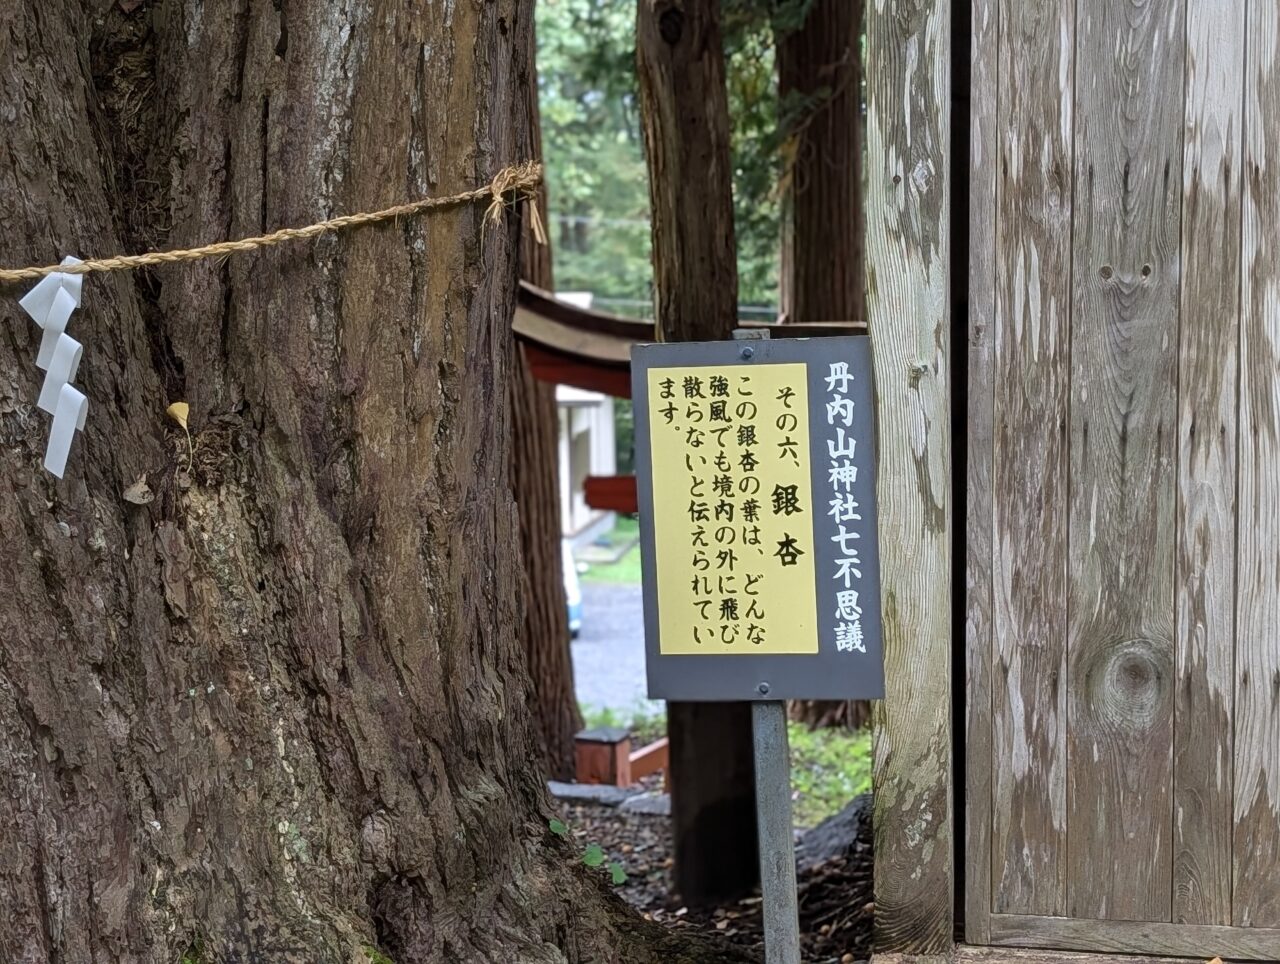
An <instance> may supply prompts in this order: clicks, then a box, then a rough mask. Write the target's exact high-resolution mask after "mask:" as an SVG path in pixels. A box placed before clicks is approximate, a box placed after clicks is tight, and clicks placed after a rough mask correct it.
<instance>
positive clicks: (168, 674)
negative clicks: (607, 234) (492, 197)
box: [0, 0, 719, 964]
mask: <svg viewBox="0 0 1280 964" xmlns="http://www.w3.org/2000/svg"><path fill="white" fill-rule="evenodd" d="M125 6H128V5H126V4H118V3H111V4H101V5H100V6H99V9H98V11H97V12H96V13H95V14H94V15H92V16H86V13H85V8H84V5H83V4H81V3H73V2H70V0H46V2H43V3H40V4H7V5H5V6H4V7H3V9H0V87H2V88H3V90H4V91H5V92H6V94H5V101H4V115H5V121H6V131H5V134H6V149H5V151H4V152H3V153H2V154H0V263H6V264H10V265H23V264H32V263H46V262H48V261H50V260H54V259H57V258H59V257H60V256H62V255H63V254H66V253H74V254H80V255H86V254H110V253H115V252H117V251H136V250H142V249H146V248H151V247H154V246H159V245H164V246H174V247H180V246H188V245H191V244H194V243H198V242H203V241H208V240H214V239H221V238H227V237H238V236H243V235H248V234H257V233H260V232H262V231H264V230H269V229H271V228H275V227H277V226H282V225H299V224H306V223H309V222H312V221H315V220H318V219H320V218H323V217H325V216H328V215H332V214H335V213H340V212H354V211H360V210H368V209H374V208H379V207H383V206H386V205H388V204H390V203H393V202H396V201H401V200H404V199H406V198H410V197H419V196H423V195H445V194H451V193H455V192H458V191H461V190H464V189H469V188H471V187H473V186H474V185H476V184H478V183H484V182H485V181H486V180H487V179H488V178H489V177H490V176H491V175H492V174H493V173H494V172H495V171H496V170H497V169H498V168H499V167H500V166H502V165H503V164H505V163H508V162H511V161H513V160H516V159H517V150H518V146H519V145H520V144H521V143H524V142H525V141H524V138H525V136H526V132H525V130H524V127H523V125H524V123H525V118H524V117H523V115H522V112H521V105H520V103H519V102H518V89H519V80H520V72H521V70H524V69H527V68H526V66H525V65H523V63H522V58H523V57H524V56H525V53H524V52H525V50H526V46H525V43H526V39H527V35H526V32H527V31H528V30H529V29H530V10H529V4H528V3H527V2H524V0H499V2H494V3H488V4H483V5H481V4H467V3H458V4H449V5H445V4H439V5H437V4H430V5H427V4H420V5H412V6H409V7H405V6H392V5H386V4H381V3H374V2H373V0H345V2H343V3H337V4H330V3H320V2H319V0H310V2H306V0H290V2H288V3H284V4H280V3H277V4H254V5H247V4H242V3H238V2H237V3H230V2H221V0H167V2H158V3H153V4H145V5H141V6H135V7H133V9H132V10H131V11H130V12H126V11H125V10H124V9H122V8H123V7H125ZM482 217H483V205H482V204H481V205H474V206H466V207H460V208H455V209H450V210H448V211H443V212H437V213H435V214H434V215H432V216H429V217H423V218H413V219H405V220H402V221H400V222H399V223H396V224H387V225H385V226H381V227H377V228H369V229H363V230H359V231H351V232H348V233H344V234H341V235H336V236H334V235H331V236H327V237H324V238H321V239H317V240H316V241H314V242H309V243H306V244H294V245H289V246H281V247H275V248H271V249H267V250H263V251H260V252H257V253H252V254H241V255H237V256H235V257H233V258H231V259H228V260H225V261H201V262H196V263H191V264H185V265H172V266H167V267H164V268H161V269H158V270H156V271H154V272H151V273H137V274H124V273H117V274H111V275H105V276H103V275H96V276H93V277H90V278H88V279H87V280H86V281H85V285H84V304H83V307H82V308H81V309H80V310H79V311H77V312H76V313H75V314H74V315H73V316H72V319H71V324H70V332H71V333H72V334H73V335H74V337H76V338H77V339H78V340H80V341H81V342H83V344H84V346H85V356H84V361H83V364H82V365H81V367H80V373H79V376H78V378H77V379H76V382H77V384H78V386H79V387H81V388H82V390H83V391H85V393H86V394H87V395H88V397H89V402H90V408H89V413H88V423H87V425H86V428H85V431H84V433H83V435H81V436H78V437H77V439H76V442H75V446H74V448H73V450H72V453H71V460H70V463H69V466H68V470H67V473H66V477H65V478H64V479H63V480H61V481H59V480H56V479H54V478H53V477H52V476H50V475H49V474H47V473H46V472H45V471H44V470H43V469H42V468H41V464H40V463H41V458H42V454H43V450H44V446H45V442H46V439H47V436H48V430H49V419H48V416H46V415H44V414H43V413H42V412H38V411H37V410H36V409H35V408H34V404H33V403H34V400H35V398H36V397H37V393H38V390H39V387H40V373H39V371H38V370H37V369H36V367H35V365H34V358H35V353H36V345H37V343H38V341H39V337H38V332H37V331H36V330H35V326H34V325H33V324H32V323H31V321H30V319H28V318H27V317H26V316H25V314H23V313H21V312H20V310H19V309H18V307H17V305H16V300H15V299H16V296H17V295H18V294H20V292H18V291H13V290H6V291H4V292H3V293H2V294H0V313H2V314H3V335H0V531H3V533H4V536H5V541H6V547H5V548H6V557H5V561H4V564H3V565H0V827H3V828H4V830H3V833H0V907H3V908H4V914H3V916H2V917H0V960H4V961H14V962H43V961H51V960H59V961H124V962H135V961H137V962H157V964H159V962H165V964H171V962H172V961H174V960H177V959H178V958H179V957H180V956H181V955H182V954H183V953H184V952H186V951H188V950H189V949H191V948H193V947H195V948H199V949H200V956H199V959H202V960H227V961H272V962H276V961H283V962H295V961H296V962H304V961H305V962H326V964H327V962H351V961H362V960H366V959H367V957H368V955H367V954H366V953H364V952H362V945H377V946H378V947H379V948H381V950H382V951H384V952H385V953H386V954H387V955H389V956H390V957H391V958H393V959H394V960H397V961H498V960H502V961H509V960H519V961H534V962H536V961H546V962H552V961H555V962H563V961H566V960H567V961H574V962H577V961H614V960H625V961H628V962H631V961H653V962H657V961H666V960H680V959H683V960H706V959H713V956H712V955H708V954H705V953H703V952H700V951H696V950H690V949H689V948H688V946H687V945H677V944H674V943H673V942H671V940H670V938H669V937H668V936H666V935H665V934H663V933H662V932H660V931H659V930H657V929H656V928H655V927H653V926H651V925H647V924H645V923H644V922H642V921H639V920H638V918H636V917H635V916H634V915H633V914H631V913H630V912H628V911H625V910H624V909H622V908H621V906H620V902H618V901H617V900H616V898H613V897H611V896H609V895H608V894H606V893H605V890H604V887H603V885H602V882H601V880H600V878H599V876H598V875H594V874H592V875H589V874H588V873H587V872H586V871H585V869H584V868H583V867H582V866H581V864H580V862H579V861H578V859H577V855H576V854H575V853H574V852H573V851H572V850H571V849H570V847H569V845H568V844H566V843H562V842H560V841H559V840H558V839H556V838H554V837H553V836H551V835H549V834H548V832H547V823H546V820H547V816H548V813H549V801H548V800H547V797H546V792H545V787H544V785H543V782H542V775H541V774H540V773H539V772H538V769H537V767H536V766H535V765H534V763H533V761H534V759H535V755H534V748H535V746H536V743H535V737H534V731H533V727H532V724H531V720H530V714H529V712H528V710H527V706H528V696H529V684H528V681H527V675H526V671H525V660H524V655H523V653H522V652H521V646H520V642H519V637H518V634H517V633H516V632H514V631H513V630H514V629H515V628H516V627H518V626H520V625H521V623H522V619H523V612H522V599H523V595H522V591H521V583H520V580H519V578H518V573H519V570H520V568H521V557H520V542H519V531H518V524H517V519H516V510H515V506H514V504H513V502H512V499H511V482H510V478H509V474H508V468H509V445H510V436H511V427H510V419H509V416H508V414H507V412H508V407H507V395H506V382H507V379H508V378H509V377H510V374H511V351H512V346H511V338H510V334H509V331H510V327H509V326H510V319H511V314H512V308H513V304H514V284H515V276H516V266H515V248H514V244H513V235H512V232H511V231H510V230H508V229H507V228H506V227H492V226H491V227H489V228H488V229H487V230H484V229H483V228H482ZM179 399H181V400H185V401H187V402H189V403H190V406H191V413H190V427H191V436H192V439H191V441H192V448H193V452H192V454H191V455H190V456H189V455H188V449H187V440H186V438H185V436H183V435H182V433H181V432H180V431H178V430H177V427H176V426H175V425H174V424H172V423H171V422H169V421H167V420H166V419H165V417H164V410H165V407H166V405H168V404H169V403H170V402H172V401H175V400H179ZM189 459H190V465H188V460H189ZM144 478H145V480H146V483H147V485H148V486H149V487H150V490H151V491H152V492H153V493H154V499H153V501H150V502H149V503H145V504H135V503H133V502H130V501H127V500H126V499H125V498H124V491H125V489H126V488H127V487H130V486H132V485H134V483H136V482H138V481H139V480H142V479H144ZM135 491H136V490H135ZM714 959H719V958H718V957H715V958H714Z"/></svg>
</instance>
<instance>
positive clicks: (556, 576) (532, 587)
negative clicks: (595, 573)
mask: <svg viewBox="0 0 1280 964" xmlns="http://www.w3.org/2000/svg"><path fill="white" fill-rule="evenodd" d="M529 43H530V45H531V46H532V47H533V48H535V49H536V44H535V42H534V36H533V32H532V31H530V33H529ZM528 63H529V71H530V73H531V74H532V75H533V78H534V79H533V81H532V82H530V83H528V84H526V85H525V87H524V93H525V98H526V100H527V104H526V111H527V112H528V117H529V136H528V143H527V144H526V146H525V149H524V150H522V151H521V154H522V156H525V157H536V158H539V159H541V157H542V132H541V125H540V124H539V112H538V88H537V83H536V68H535V64H534V57H533V54H532V50H531V51H530V54H529V56H528ZM537 204H538V206H539V209H540V210H541V212H542V214H541V217H542V220H543V222H544V223H545V221H546V213H547V193H546V188H545V185H544V186H543V187H542V188H541V189H539V191H538V200H537ZM520 275H521V277H522V278H524V279H525V280H526V281H529V282H531V283H532V284H535V285H537V286H538V287H540V288H545V289H547V290H548V291H550V290H552V289H554V288H555V282H554V280H553V274H552V268H551V251H550V248H549V247H548V245H546V244H539V243H538V242H537V240H536V238H535V236H534V232H533V231H532V229H531V225H530V224H529V223H528V222H526V223H525V225H524V232H523V234H522V235H521V239H520ZM511 364H512V378H511V381H510V383H509V389H510V391H509V397H510V404H511V425H512V444H511V479H512V484H513V485H514V487H515V498H516V508H517V510H518V511H519V513H520V546H521V549H522V551H523V553H524V562H525V564H524V565H523V566H521V567H520V573H521V581H522V582H523V583H524V584H525V615H524V629H523V638H524V647H525V654H526V656H527V658H528V663H529V676H530V678H531V679H532V680H533V689H534V696H535V702H534V719H535V723H536V726H537V732H538V739H539V743H540V745H541V749H542V755H543V760H544V765H545V767H546V772H547V774H548V775H549V776H551V777H553V778H555V779H557V780H572V779H573V777H574V734H576V733H577V732H578V731H579V730H580V729H582V714H581V712H580V711H579V709H578V698H577V695H576V694H575V693H574V688H573V660H572V658H571V655H570V651H569V615H568V611H567V605H568V604H567V602H566V600H565V588H564V575H563V566H562V561H561V548H560V539H561V536H560V488H559V484H558V478H557V476H558V464H559V454H558V452H559V445H558V442H559V428H560V423H559V417H558V415H557V413H556V393H555V388H554V387H553V386H551V385H547V384H545V383H544V382H539V381H538V380H537V379H535V378H534V377H533V372H532V371H531V370H530V368H529V365H528V363H527V362H526V361H525V357H524V352H523V351H521V350H517V351H516V352H515V355H514V357H513V358H512V363H511Z"/></svg>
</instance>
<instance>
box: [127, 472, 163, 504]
mask: <svg viewBox="0 0 1280 964" xmlns="http://www.w3.org/2000/svg"><path fill="white" fill-rule="evenodd" d="M155 498H156V494H155V493H154V492H152V491H151V486H149V485H147V476H146V473H143V475H142V478H140V479H138V481H137V482H135V483H133V485H131V486H129V488H127V489H125V490H124V500H125V501H126V502H132V503H133V504H134V505H146V504H147V503H148V502H154V501H155Z"/></svg>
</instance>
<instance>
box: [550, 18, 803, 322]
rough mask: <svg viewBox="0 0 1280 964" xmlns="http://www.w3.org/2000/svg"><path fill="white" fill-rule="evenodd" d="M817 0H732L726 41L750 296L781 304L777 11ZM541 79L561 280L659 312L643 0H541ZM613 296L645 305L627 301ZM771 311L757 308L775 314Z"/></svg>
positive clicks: (747, 299) (741, 265)
mask: <svg viewBox="0 0 1280 964" xmlns="http://www.w3.org/2000/svg"><path fill="white" fill-rule="evenodd" d="M811 2H812V0H780V2H779V4H778V6H779V12H778V13H777V14H776V15H775V14H774V13H771V9H772V5H771V0H729V2H728V3H727V5H726V14H725V31H724V35H725V50H726V72H727V89H728V95H729V115H730V120H731V126H732V143H731V151H732V165H733V174H734V220H735V228H736V232H737V240H738V272H739V297H738V300H739V301H740V302H741V303H743V304H752V305H764V306H772V305H774V304H776V301H777V284H778V278H777V275H778V264H777V261H778V258H777V252H778V203H777V198H776V190H775V185H776V184H777V178H778V172H779V170H780V168H781V165H780V161H779V157H780V152H779V147H780V145H781V138H780V137H779V134H778V104H777V85H776V82H775V80H774V69H773V23H774V19H776V18H779V17H780V18H782V19H783V20H785V19H786V17H787V16H790V15H792V14H793V13H794V11H793V8H794V7H796V6H797V5H800V6H802V7H804V8H805V9H806V10H807V5H808V4H810V3H811ZM537 16H538V22H537V29H538V90H539V105H540V107H541V111H542V143H543V153H544V156H545V160H546V164H547V179H548V198H549V202H550V217H551V222H552V224H551V236H552V244H553V253H554V257H555V273H556V287H557V288H558V289H560V290H562V291H571V290H588V291H592V292H594V293H595V294H596V296H597V299H598V303H599V307H601V308H602V309H604V310H608V311H612V312H614V313H617V314H632V315H642V316H649V315H651V309H650V308H649V307H648V306H649V305H650V304H651V302H652V277H653V272H652V268H651V265H650V255H649V248H650V237H649V224H648V220H649V193H648V175H647V172H646V170H645V163H644V145H643V138H642V137H641V134H640V118H639V97H638V94H637V89H636V77H635V2H634V0H540V2H539V3H538V7H537ZM610 299H623V300H626V301H629V302H636V303H638V304H628V305H617V304H613V303H610ZM768 316H769V312H768V311H764V312H760V313H756V314H753V315H752V317H766V318H767V317H768Z"/></svg>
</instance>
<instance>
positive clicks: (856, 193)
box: [776, 0, 866, 322]
mask: <svg viewBox="0 0 1280 964" xmlns="http://www.w3.org/2000/svg"><path fill="white" fill-rule="evenodd" d="M861 30H862V3H861V0H814V2H813V6H812V7H810V9H809V12H808V15H807V16H806V17H805V19H804V22H803V24H802V25H801V26H800V27H799V28H798V29H796V30H793V31H790V32H786V33H782V34H780V35H779V36H778V38H777V44H776V48H777V57H778V94H779V98H780V99H781V100H782V101H783V102H784V103H786V102H787V101H788V100H792V101H794V100H796V98H801V99H803V101H804V102H809V101H812V103H809V105H808V107H807V108H806V109H805V110H803V111H802V112H801V113H800V115H799V117H798V119H797V120H796V126H795V129H794V130H792V131H790V132H788V133H789V136H790V137H791V138H793V151H792V161H791V165H790V169H789V171H788V172H787V173H788V177H787V184H788V185H789V189H788V191H787V196H786V199H785V200H786V203H785V205H784V207H785V209H786V210H787V211H789V214H790V217H789V221H790V225H789V228H790V230H789V231H788V232H786V235H785V236H786V237H787V238H788V239H789V241H790V245H791V250H790V258H789V259H784V264H785V265H788V267H789V269H790V277H789V278H788V279H787V283H786V284H785V285H784V287H785V288H786V290H787V292H788V303H787V304H786V306H785V308H784V311H785V313H786V315H787V320H788V321H792V322H810V321H859V320H862V319H864V318H865V317H866V280H865V267H864V262H865V261H866V246H865V242H864V237H865V233H866V231H865V225H864V216H863V200H862V123H863V122H862V58H861V48H860V45H859V34H860V33H861Z"/></svg>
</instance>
